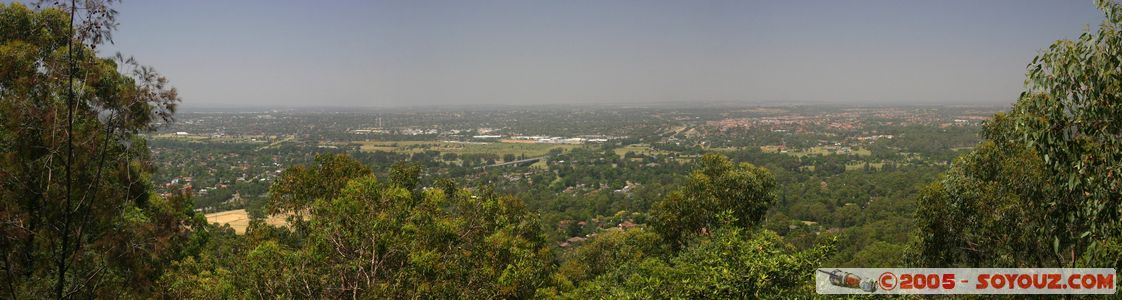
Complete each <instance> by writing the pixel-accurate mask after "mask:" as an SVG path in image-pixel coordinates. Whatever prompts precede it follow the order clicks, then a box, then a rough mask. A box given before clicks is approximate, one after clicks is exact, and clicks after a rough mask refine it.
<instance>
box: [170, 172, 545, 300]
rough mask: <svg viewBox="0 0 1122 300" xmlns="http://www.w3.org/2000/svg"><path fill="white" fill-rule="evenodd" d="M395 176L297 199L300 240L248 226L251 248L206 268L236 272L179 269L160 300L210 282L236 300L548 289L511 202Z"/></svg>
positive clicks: (520, 210)
mask: <svg viewBox="0 0 1122 300" xmlns="http://www.w3.org/2000/svg"><path fill="white" fill-rule="evenodd" d="M339 159H342V160H344V161H345V160H347V159H346V158H339ZM351 169H352V170H354V168H351ZM406 170H408V169H406ZM332 174H335V175H331V176H347V175H348V174H354V173H348V172H333V173H332ZM398 174H412V175H405V176H414V177H412V178H403V177H401V176H397V178H394V180H393V181H395V182H392V183H390V184H383V183H381V182H379V181H378V180H377V179H375V178H374V177H373V176H362V177H357V178H353V179H351V180H349V181H348V182H347V183H346V185H345V186H343V187H341V188H340V189H339V190H337V191H328V190H320V191H322V193H323V194H303V195H304V196H308V197H310V198H312V199H316V200H315V201H314V202H313V203H311V205H310V206H308V215H307V221H306V223H305V224H304V226H303V227H302V229H301V230H302V231H303V234H301V235H295V236H293V235H286V234H284V233H283V232H285V231H286V230H281V231H280V232H276V231H273V229H269V228H268V227H267V226H266V227H260V226H257V227H251V228H250V229H249V231H248V232H247V236H251V238H250V242H251V243H253V244H256V246H253V247H252V250H248V252H241V253H236V254H235V255H234V256H232V257H229V258H227V259H224V260H219V261H217V264H218V265H219V266H221V267H219V268H214V269H215V270H221V269H233V270H238V272H236V273H222V272H217V271H213V272H209V273H208V274H211V275H210V277H201V276H196V275H192V273H191V272H190V271H189V269H190V268H197V267H194V266H192V265H191V262H190V261H187V260H184V261H182V262H180V263H179V264H178V266H180V268H181V269H177V270H176V271H175V272H174V273H173V274H175V275H173V276H169V277H167V278H165V279H164V282H167V283H168V284H167V287H168V288H169V290H168V293H169V295H179V294H188V293H193V292H191V291H185V290H181V289H180V287H182V288H186V287H188V286H190V284H184V282H191V281H196V282H199V283H201V282H203V281H218V282H221V284H220V286H225V285H232V286H234V287H236V289H237V290H242V291H245V292H244V293H243V294H241V295H239V296H237V297H239V298H278V297H279V298H290V297H296V298H342V297H352V296H359V297H362V298H414V297H417V296H426V297H436V298H459V297H467V296H471V297H485V298H527V297H529V296H531V295H533V294H534V293H535V291H536V290H537V289H538V288H539V287H543V285H544V284H546V283H548V280H547V279H548V275H549V274H550V273H551V269H552V264H551V261H552V259H553V258H552V252H551V251H550V247H549V246H548V243H546V241H545V239H544V235H543V232H542V231H541V225H540V223H539V222H538V221H537V219H536V218H535V217H534V216H533V215H531V214H530V212H529V211H528V210H527V209H526V207H525V205H523V204H522V202H521V201H520V200H518V199H517V198H513V197H509V196H498V195H496V194H494V193H491V192H488V191H482V192H480V193H473V192H471V191H468V190H466V189H455V188H454V184H447V183H446V184H445V187H447V188H448V189H449V190H451V191H453V194H452V195H446V194H445V189H444V188H432V189H423V190H421V189H417V190H410V189H407V188H406V186H407V184H402V183H401V182H418V181H417V178H416V177H415V176H417V172H401V173H398ZM318 180H322V181H325V182H335V180H338V178H325V177H319V178H318ZM277 184H278V185H282V184H283V185H287V184H289V183H283V182H278V183H277ZM309 184H310V185H311V186H324V185H322V184H321V183H314V182H313V183H309ZM274 190H279V189H274ZM305 190H306V189H305ZM297 191H299V190H297ZM276 196H278V197H289V195H276ZM247 249H248V248H247ZM242 251H246V250H242ZM239 252H240V251H239ZM203 257H204V260H205V259H206V258H205V257H206V255H203ZM224 293H225V290H224V289H216V290H214V293H213V294H209V295H208V297H225V295H227V294H224Z"/></svg>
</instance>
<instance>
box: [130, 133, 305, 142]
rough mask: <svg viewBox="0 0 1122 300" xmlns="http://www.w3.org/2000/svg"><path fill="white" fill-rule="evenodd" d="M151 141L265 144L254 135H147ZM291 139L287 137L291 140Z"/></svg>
mask: <svg viewBox="0 0 1122 300" xmlns="http://www.w3.org/2000/svg"><path fill="white" fill-rule="evenodd" d="M148 137H149V138H151V139H160V140H172V141H186V142H200V143H262V144H263V143H265V142H266V139H265V137H264V136H256V135H241V136H229V135H226V136H221V137H214V136H210V135H205V134H188V135H176V134H175V133H159V134H151V135H148ZM291 138H292V137H289V139H291Z"/></svg>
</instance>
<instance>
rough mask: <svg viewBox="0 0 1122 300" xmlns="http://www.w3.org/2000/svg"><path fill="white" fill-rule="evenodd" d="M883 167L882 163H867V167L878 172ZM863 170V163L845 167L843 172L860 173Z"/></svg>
mask: <svg viewBox="0 0 1122 300" xmlns="http://www.w3.org/2000/svg"><path fill="white" fill-rule="evenodd" d="M883 166H884V163H883V162H875V163H869V167H872V168H873V169H876V170H880V167H883ZM864 168H865V163H863V162H855V163H851V164H846V165H845V170H846V171H860V170H862V169H864Z"/></svg>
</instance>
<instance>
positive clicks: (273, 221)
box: [206, 209, 287, 234]
mask: <svg viewBox="0 0 1122 300" xmlns="http://www.w3.org/2000/svg"><path fill="white" fill-rule="evenodd" d="M284 219H285V217H284V216H270V217H269V218H268V219H265V223H266V224H269V225H273V226H284V225H285V224H286V223H287V222H286V221H285V220H284ZM206 221H207V223H217V224H218V225H230V227H231V228H234V232H235V233H237V234H244V233H245V229H246V228H247V227H249V213H247V212H246V211H245V210H244V209H235V210H228V211H221V212H216V213H209V214H206Z"/></svg>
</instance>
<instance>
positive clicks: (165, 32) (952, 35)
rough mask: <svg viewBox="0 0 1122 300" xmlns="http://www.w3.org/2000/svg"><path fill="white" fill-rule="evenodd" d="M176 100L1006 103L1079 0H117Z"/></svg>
mask: <svg viewBox="0 0 1122 300" xmlns="http://www.w3.org/2000/svg"><path fill="white" fill-rule="evenodd" d="M117 10H118V11H120V18H119V22H120V23H121V25H120V27H119V32H117V33H115V34H114V36H115V42H116V44H115V45H111V46H109V47H105V49H102V51H103V53H109V54H111V53H112V52H113V51H118V50H119V51H121V52H124V53H127V54H130V55H133V56H135V57H136V58H137V59H138V60H139V61H140V62H142V63H145V64H150V65H154V66H157V69H158V70H160V71H161V72H162V73H164V74H166V75H168V77H169V78H171V79H172V80H173V84H175V85H176V86H177V87H179V88H180V90H181V91H182V96H183V98H184V99H185V100H187V101H185V102H184V105H183V106H184V107H185V108H188V109H190V108H198V107H207V106H297V107H299V106H325V105H326V106H370V107H387V106H390V107H392V106H416V105H476V104H514V105H525V104H587V103H666V102H672V103H686V102H688V103H696V102H743V103H769V104H777V103H838V104H980V105H1007V104H1009V103H1012V102H1013V101H1014V100H1016V97H1017V95H1018V94H1019V92H1020V91H1021V89H1022V85H1023V78H1024V68H1025V65H1026V63H1027V62H1028V61H1029V60H1031V58H1032V57H1033V56H1034V55H1035V54H1037V53H1038V52H1039V51H1040V49H1044V48H1046V47H1047V46H1048V45H1049V44H1050V43H1051V42H1052V41H1054V40H1055V39H1057V38H1073V37H1076V36H1078V34H1079V33H1080V32H1081V31H1082V30H1083V29H1084V28H1091V29H1094V28H1095V27H1096V26H1097V24H1098V23H1099V22H1100V21H1101V20H1102V18H1103V17H1102V15H1101V13H1100V12H1098V11H1097V10H1096V9H1095V8H1094V7H1093V6H1092V5H1088V3H1085V1H922V2H921V1H772V2H761V1H705V2H694V1H682V2H678V1H560V2H537V1H532V2H526V1H390V2H376V3H371V2H366V1H339V2H336V1H331V2H318V1H233V2H230V1H187V2H177V1H163V0H160V1H125V2H123V3H121V4H120V5H119V6H118V7H117Z"/></svg>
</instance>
